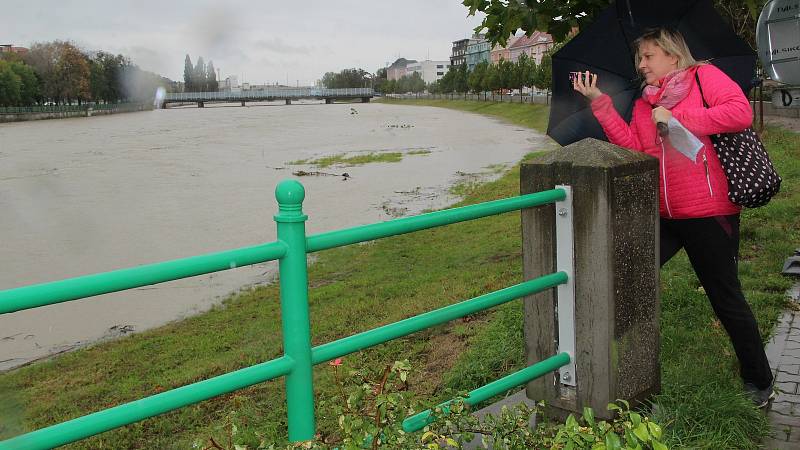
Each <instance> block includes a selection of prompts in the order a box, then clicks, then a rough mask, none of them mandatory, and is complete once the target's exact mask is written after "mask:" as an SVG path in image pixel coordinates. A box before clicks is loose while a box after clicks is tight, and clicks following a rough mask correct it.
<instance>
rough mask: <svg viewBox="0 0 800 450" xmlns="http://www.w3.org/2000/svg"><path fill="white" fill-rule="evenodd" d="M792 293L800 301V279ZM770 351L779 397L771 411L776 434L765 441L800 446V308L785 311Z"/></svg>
mask: <svg viewBox="0 0 800 450" xmlns="http://www.w3.org/2000/svg"><path fill="white" fill-rule="evenodd" d="M789 294H790V296H791V297H792V299H794V301H795V302H798V305H800V283H798V284H796V285H795V286H794V287H793V288H792V289H791V290H790V291H789ZM766 351H767V358H769V364H770V367H772V372H773V373H774V374H775V388H776V389H777V390H778V397H777V398H775V400H774V401H773V402H772V405H771V407H770V409H769V410H768V411H767V418H768V419H769V421H770V424H771V425H772V432H773V437H772V438H769V439H766V440H765V441H764V448H765V449H767V450H775V449H777V450H784V449H795V450H797V449H800V311H794V310H790V311H786V312H785V313H784V314H783V316H782V317H781V318H780V321H779V323H778V326H777V327H776V329H775V336H774V337H773V338H772V340H770V342H769V344H767V350H766Z"/></svg>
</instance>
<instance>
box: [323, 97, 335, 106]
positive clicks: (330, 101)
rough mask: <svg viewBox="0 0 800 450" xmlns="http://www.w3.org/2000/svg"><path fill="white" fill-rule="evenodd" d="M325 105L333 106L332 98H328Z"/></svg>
mask: <svg viewBox="0 0 800 450" xmlns="http://www.w3.org/2000/svg"><path fill="white" fill-rule="evenodd" d="M325 104H326V105H332V104H333V99H332V98H326V99H325Z"/></svg>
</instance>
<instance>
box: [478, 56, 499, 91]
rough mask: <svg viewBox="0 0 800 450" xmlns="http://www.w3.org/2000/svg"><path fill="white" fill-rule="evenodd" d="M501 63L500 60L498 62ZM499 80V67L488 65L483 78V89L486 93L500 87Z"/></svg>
mask: <svg viewBox="0 0 800 450" xmlns="http://www.w3.org/2000/svg"><path fill="white" fill-rule="evenodd" d="M500 61H501V62H502V61H503V60H502V59H501V60H500ZM501 84H502V83H501V80H500V65H499V64H490V65H489V67H487V68H486V75H484V77H483V88H484V89H485V90H487V91H496V90H498V89H500V88H501V87H502V85H501Z"/></svg>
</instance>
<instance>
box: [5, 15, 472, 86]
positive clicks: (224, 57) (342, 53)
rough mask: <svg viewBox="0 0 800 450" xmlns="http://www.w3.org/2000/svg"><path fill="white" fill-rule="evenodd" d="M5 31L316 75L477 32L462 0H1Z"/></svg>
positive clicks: (235, 70) (371, 66) (262, 77)
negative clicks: (296, 0)
mask: <svg viewBox="0 0 800 450" xmlns="http://www.w3.org/2000/svg"><path fill="white" fill-rule="evenodd" d="M3 9H4V10H5V11H13V13H12V14H2V15H0V41H3V43H13V44H16V45H23V46H26V45H30V44H31V43H32V42H35V41H50V40H55V39H59V40H72V41H75V42H77V43H79V44H80V45H81V47H83V48H85V49H87V50H105V51H109V52H113V53H123V54H125V55H127V56H129V57H130V58H131V59H132V60H133V61H134V62H135V63H136V64H138V65H140V66H141V67H142V68H143V69H145V70H150V71H153V72H156V73H160V74H162V75H164V76H167V77H170V78H172V79H175V80H179V79H181V78H182V77H183V61H184V56H185V55H186V54H187V53H188V54H189V55H191V57H192V61H196V59H197V57H198V56H203V58H204V59H205V60H213V61H214V65H215V66H217V67H220V68H221V72H222V76H223V77H225V76H226V75H229V74H237V75H240V76H241V75H243V76H244V78H246V79H247V80H248V81H251V82H253V83H261V82H275V81H280V82H285V80H286V78H287V76H288V78H289V80H299V82H300V83H303V84H306V83H312V82H314V80H316V79H318V78H320V77H321V76H322V74H324V73H325V72H327V71H339V70H341V69H344V68H348V67H361V68H363V69H365V70H368V71H374V70H376V69H377V68H379V67H382V66H383V65H384V63H385V62H391V61H394V59H396V58H397V57H398V56H403V57H406V58H410V59H417V60H420V59H425V58H426V57H427V56H428V55H430V58H431V59H447V58H448V57H449V54H450V48H451V46H452V41H454V40H457V39H461V38H464V37H466V36H468V35H470V34H471V33H472V28H474V27H475V26H476V25H477V24H478V23H479V22H480V19H479V18H474V17H472V18H467V17H466V15H467V8H466V7H464V6H463V5H461V4H460V1H458V0H406V2H404V3H403V7H402V8H398V7H397V5H396V4H394V3H391V2H377V3H375V2H373V3H364V2H363V1H362V0H358V1H357V0H337V1H336V2H331V1H325V0H307V1H306V2H304V3H303V4H298V3H292V2H278V1H274V0H273V1H266V2H251V1H245V0H229V1H228V2H225V3H220V2H219V1H211V0H196V1H194V2H191V3H190V2H164V1H155V0H139V1H134V0H120V1H113V2H109V1H102V0H82V1H76V0H69V1H65V0H61V1H58V0H37V1H34V2H31V1H27V0H3Z"/></svg>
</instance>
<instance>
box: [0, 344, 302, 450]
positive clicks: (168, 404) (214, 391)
mask: <svg viewBox="0 0 800 450" xmlns="http://www.w3.org/2000/svg"><path fill="white" fill-rule="evenodd" d="M293 366H294V362H293V361H292V360H291V359H290V358H287V357H285V356H284V357H282V358H278V359H273V360H272V361H268V362H265V363H261V364H257V365H255V366H251V367H248V368H245V369H240V370H237V371H235V372H230V373H226V374H225V375H220V376H218V377H214V378H209V379H208V380H204V381H200V382H197V383H193V384H189V385H186V386H182V387H179V388H177V389H173V390H171V391H167V392H162V393H160V394H156V395H153V396H150V397H146V398H143V399H141V400H136V401H133V402H130V403H125V404H123V405H119V406H115V407H113V408H109V409H106V410H103V411H99V412H96V413H94V414H89V415H87V416H83V417H79V418H77V419H73V420H69V421H67V422H62V423H60V424H58V425H53V426H50V427H47V428H42V429H40V430H36V431H32V432H30V433H27V434H23V435H20V436H17V437H14V438H11V439H9V440H7V441H2V442H0V450H39V449H48V448H53V447H58V446H59V445H64V444H69V443H70V442H75V441H78V440H81V439H85V438H88V437H90V436H94V435H96V434H100V433H102V432H104V431H108V430H111V429H114V428H118V427H121V426H123V425H128V424H131V423H134V422H138V421H140V420H144V419H147V418H150V417H153V416H157V415H159V414H163V413H165V412H169V411H172V410H175V409H178V408H181V407H184V406H187V405H191V404H194V403H197V402H201V401H203V400H208V399H210V398H212V397H216V396H218V395H222V394H226V393H228V392H232V391H235V390H237V389H242V388H246V387H248V386H252V385H254V384H257V383H261V382H264V381H268V380H271V379H273V378H277V377H281V376H284V375H286V374H288V373H289V372H291V370H292V368H293Z"/></svg>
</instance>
